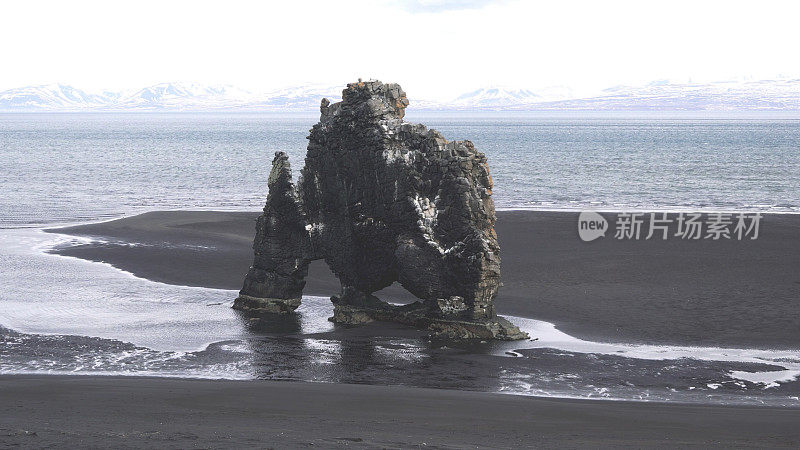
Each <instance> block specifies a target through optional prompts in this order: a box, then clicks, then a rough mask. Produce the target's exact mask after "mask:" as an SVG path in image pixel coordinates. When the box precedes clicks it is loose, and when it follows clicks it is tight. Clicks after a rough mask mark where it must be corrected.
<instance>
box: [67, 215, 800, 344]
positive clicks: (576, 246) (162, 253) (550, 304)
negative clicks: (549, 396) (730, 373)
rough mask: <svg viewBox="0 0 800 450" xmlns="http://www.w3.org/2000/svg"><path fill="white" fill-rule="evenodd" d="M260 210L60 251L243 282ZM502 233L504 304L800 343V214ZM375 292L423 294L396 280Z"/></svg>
mask: <svg viewBox="0 0 800 450" xmlns="http://www.w3.org/2000/svg"><path fill="white" fill-rule="evenodd" d="M257 215H258V213H257V212H214V211H160V212H151V213H146V214H142V215H139V216H134V217H129V218H124V219H120V220H116V221H111V222H105V223H99V224H90V225H82V226H76V227H69V228H62V229H59V230H55V231H56V232H58V233H66V234H72V235H81V236H92V237H97V238H100V239H104V240H106V241H107V242H105V243H92V244H88V245H77V246H68V247H64V248H60V249H58V250H57V253H59V254H62V255H67V256H74V257H79V258H84V259H89V260H93V261H104V262H108V263H110V264H112V265H114V266H116V267H119V268H121V269H124V270H126V271H129V272H132V273H134V274H136V275H138V276H140V277H144V278H148V279H151V280H156V281H160V282H165V283H171V284H179V285H189V286H205V287H213V288H224V289H237V290H238V289H239V288H240V287H241V282H242V280H243V277H244V274H245V273H246V272H247V269H248V267H249V265H250V263H251V262H252V248H251V245H252V239H253V235H254V233H255V219H256V217H257ZM606 217H607V218H609V219H610V220H613V217H614V216H613V215H610V214H606ZM497 233H498V237H499V239H500V244H501V250H502V273H503V283H504V286H503V287H502V289H501V291H500V294H499V296H498V298H497V300H496V304H497V308H498V311H499V312H500V313H501V314H509V315H517V316H523V317H531V318H536V319H541V320H545V321H548V322H553V323H555V324H556V325H557V326H558V328H559V329H561V330H562V331H565V332H567V333H569V334H572V335H574V336H578V337H583V338H587V339H594V340H602V341H611V342H647V343H670V344H681V345H702V346H725V347H746V348H785V349H796V348H798V347H800V270H798V269H800V215H782V214H768V215H765V216H764V218H763V219H762V222H761V233H760V236H759V238H758V239H757V240H743V241H737V240H720V241H712V240H700V241H695V240H688V241H687V240H680V239H678V238H670V239H668V240H666V241H662V240H650V241H644V240H639V241H635V240H615V239H613V238H610V236H609V237H606V238H602V239H599V240H596V241H593V242H589V243H587V242H583V241H581V240H580V239H579V238H578V236H577V214H576V213H572V212H544V211H500V212H498V221H497ZM131 243H133V244H134V245H131ZM338 290H339V284H338V281H337V280H336V279H335V278H334V277H333V275H332V274H331V273H330V271H329V270H328V269H327V267H326V265H325V263H324V262H322V261H315V262H314V263H312V265H311V268H310V270H309V277H308V284H307V285H306V290H305V293H307V294H310V295H323V296H329V295H331V294H334V293H336V292H338ZM377 295H378V296H379V297H381V298H383V299H386V300H390V301H401V302H404V301H411V300H413V298H412V297H411V296H410V295H409V294H408V293H406V292H405V291H404V290H403V289H402V288H400V287H399V286H397V285H394V286H390V287H389V288H386V289H384V290H383V291H381V292H379V293H378V294H377ZM231 300H233V299H231Z"/></svg>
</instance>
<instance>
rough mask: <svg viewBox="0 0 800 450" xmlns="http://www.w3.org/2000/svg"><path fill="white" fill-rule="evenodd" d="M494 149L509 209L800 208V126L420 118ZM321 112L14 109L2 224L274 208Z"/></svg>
mask: <svg viewBox="0 0 800 450" xmlns="http://www.w3.org/2000/svg"><path fill="white" fill-rule="evenodd" d="M409 120H412V121H420V122H423V123H425V124H427V125H429V126H431V127H433V128H436V129H438V130H439V131H441V132H442V133H443V134H444V135H445V136H446V137H447V138H448V139H469V140H472V141H473V142H475V144H476V146H477V148H478V149H479V150H481V151H483V152H485V153H486V154H487V156H488V157H489V162H490V165H491V168H492V174H493V177H494V181H495V189H494V198H495V201H496V204H497V206H498V207H499V208H519V207H523V208H546V209H583V208H589V207H591V208H596V209H613V210H630V209H646V210H659V209H681V210H720V209H722V210H759V211H783V212H798V211H800V203H799V202H800V198H798V196H797V193H798V192H800V151H798V150H800V119H796V118H795V119H791V118H779V117H772V116H765V117H764V118H758V116H755V117H753V116H750V117H739V116H735V115H731V116H730V117H727V118H717V119H707V118H706V119H703V118H696V117H695V118H684V119H681V118H666V117H661V118H659V117H649V118H630V117H629V118H619V117H610V116H609V117H602V116H600V117H593V118H580V117H564V116H563V115H562V116H561V117H548V116H540V117H528V118H522V117H516V118H514V117H490V118H474V117H472V118H470V117H460V118H459V117H443V116H437V117H429V118H426V117H414V115H413V111H412V112H410V119H409ZM316 121H317V119H316V118H313V117H308V118H277V117H274V116H266V115H246V114H229V115H219V114H110V113H109V114H2V115H0V160H2V161H3V170H2V171H0V191H2V192H3V195H0V227H17V226H35V225H37V224H52V223H68V222H76V221H86V220H97V219H103V218H108V217H117V216H120V215H123V214H132V213H137V212H143V211H145V210H159V209H162V210H163V209H189V208H196V209H197V208H200V209H202V208H207V209H216V210H223V209H229V210H254V209H260V208H261V207H262V206H263V203H264V199H265V196H266V191H267V183H266V182H267V174H268V172H269V168H270V164H271V161H272V157H273V155H274V152H275V151H278V150H282V151H286V152H287V153H288V154H289V157H290V159H291V162H292V165H293V166H294V169H295V176H296V175H297V171H298V170H299V169H300V167H301V166H302V162H303V158H304V155H305V147H306V144H307V141H306V136H307V135H308V130H309V129H310V128H311V126H312V125H313V124H314V123H315V122H316Z"/></svg>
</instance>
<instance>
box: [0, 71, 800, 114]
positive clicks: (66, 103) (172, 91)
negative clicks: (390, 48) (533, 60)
mask: <svg viewBox="0 0 800 450" xmlns="http://www.w3.org/2000/svg"><path fill="white" fill-rule="evenodd" d="M341 91H342V87H341V86H325V85H304V86H295V87H289V88H284V89H278V90H274V91H270V92H251V91H247V90H243V89H239V88H236V87H234V86H228V85H226V86H205V85H200V84H193V83H162V84H156V85H153V86H148V87H145V88H142V89H133V90H124V91H102V92H87V91H84V90H81V89H78V88H75V87H72V86H68V85H63V84H50V85H41V86H27V87H22V88H16V89H9V90H7V91H4V92H0V112H14V111H17V112H36V111H64V112H67V111H227V110H232V111H259V112H316V111H318V110H319V104H320V100H321V99H322V98H323V97H327V98H328V99H329V100H331V101H339V100H340V99H341ZM411 107H413V108H414V109H415V110H422V111H547V110H565V111H571V110H583V111H588V110H599V111H644V110H653V111H682V110H683V111H725V110H732V111H736V110H742V111H753V110H779V111H800V79H776V80H762V81H745V82H718V83H671V82H666V81H661V82H653V83H650V84H647V85H644V86H615V87H612V88H608V89H605V90H603V91H601V92H599V93H598V94H596V95H593V96H584V97H576V96H575V94H574V92H573V91H572V90H571V89H570V88H568V87H564V86H555V87H550V88H545V89H536V90H533V89H517V88H509V87H487V88H481V89H476V90H473V91H470V92H467V93H465V94H462V95H459V96H457V97H456V98H454V99H452V100H450V101H444V102H442V101H426V100H420V99H412V104H411Z"/></svg>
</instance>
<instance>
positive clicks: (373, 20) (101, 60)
mask: <svg viewBox="0 0 800 450" xmlns="http://www.w3.org/2000/svg"><path fill="white" fill-rule="evenodd" d="M0 17H3V25H2V26H0V54H1V55H2V56H3V64H2V67H3V70H1V71H0V89H7V88H11V87H17V86H21V85H29V84H43V83H51V82H63V83H68V84H73V85H75V86H78V87H83V88H88V89H94V88H101V87H107V88H115V89H116V88H126V87H137V86H142V85H147V84H153V83H158V82H163V81H196V82H200V83H207V84H217V83H221V84H233V85H237V86H241V87H244V88H248V89H255V90H269V89H272V88H278V87H282V86H286V85H294V84H304V83H321V84H344V83H345V82H347V81H352V80H354V79H356V78H358V77H363V78H371V77H372V78H379V79H381V80H384V81H396V82H399V83H401V84H402V85H403V86H404V87H405V88H406V90H407V91H408V92H409V94H411V95H412V96H414V97H417V98H421V97H424V98H432V99H437V98H450V97H451V96H453V95H455V94H458V93H461V92H463V91H466V90H469V89H473V88H476V87H482V86H487V85H497V84H499V85H507V86H511V87H526V88H532V89H536V88H540V87H544V86H552V85H569V86H572V87H575V88H577V89H578V91H582V90H587V91H588V90H593V89H597V88H600V87H606V86H610V85H615V84H641V83H645V82H648V81H651V80H655V79H664V78H667V79H672V80H676V81H687V80H689V79H690V78H691V79H692V80H694V81H712V80H723V79H731V78H741V77H752V78H755V79H762V78H771V77H775V76H777V75H784V76H798V77H800V59H799V58H797V57H796V54H797V49H796V46H797V43H798V42H800V31H798V30H799V29H800V27H798V26H797V23H796V22H797V18H798V17H800V7H798V3H797V2H768V1H767V2H765V1H752V2H731V1H726V2H715V1H707V2H701V1H663V2H641V1H630V2H628V1H624V2H623V1H620V2H616V1H614V2H611V1H605V2H603V1H558V2H535V1H514V0H506V1H499V2H492V1H481V0H469V1H467V2H455V1H453V0H414V1H401V0H387V1H383V2H381V1H378V2H376V1H367V0H357V1H351V2H330V1H319V2H317V1H309V2H300V1H292V2H281V3H278V2H249V1H235V0H228V1H224V2H223V1H219V2H204V1H164V0H159V1H151V0H137V1H116V2H107V1H70V2H47V1H31V0H26V1H9V2H3V3H0Z"/></svg>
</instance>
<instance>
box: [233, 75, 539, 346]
mask: <svg viewBox="0 0 800 450" xmlns="http://www.w3.org/2000/svg"><path fill="white" fill-rule="evenodd" d="M406 106H408V99H407V98H406V95H405V92H403V90H402V89H401V88H400V86H399V85H397V84H383V83H381V82H379V81H368V82H361V81H359V82H358V83H351V84H349V85H347V88H346V89H345V90H344V91H343V92H342V101H341V102H339V103H334V104H330V102H329V101H328V100H327V99H323V100H322V106H321V107H320V109H321V113H322V114H321V118H320V121H319V123H318V124H316V125H314V127H313V128H312V129H311V135H310V136H309V137H308V139H309V144H308V152H307V154H306V159H305V167H303V170H302V171H301V174H300V179H299V181H298V183H297V187H295V185H294V183H293V182H292V172H291V168H290V166H289V159H288V157H287V156H286V154H285V153H283V152H278V153H276V154H275V159H274V160H273V162H272V172H271V173H270V175H269V195H268V196H267V203H266V205H265V206H264V213H263V214H262V215H261V216H260V217H259V218H258V222H257V225H256V237H255V241H254V243H253V248H254V249H255V260H254V262H253V266H252V267H251V268H250V270H249V272H248V273H247V276H246V278H245V280H244V287H243V288H242V290H241V292H240V295H239V297H238V298H237V299H236V302H235V303H234V308H237V309H242V310H250V311H255V312H274V313H287V312H291V311H293V310H294V309H295V308H297V307H298V306H299V305H300V300H301V297H302V293H303V286H304V285H305V281H304V278H305V276H306V274H307V272H308V263H309V262H310V261H312V260H316V259H324V260H325V261H326V262H327V263H328V266H329V267H330V268H331V270H332V271H333V273H334V274H335V275H336V276H337V277H338V278H339V280H340V281H341V284H342V291H341V293H339V295H336V296H334V297H332V301H333V302H334V304H335V306H334V316H333V317H332V318H331V320H333V321H334V322H340V323H350V324H354V323H364V322H369V321H372V320H387V321H397V322H402V323H408V324H411V325H415V326H418V327H426V328H430V329H431V330H433V331H434V332H435V333H437V334H444V335H449V336H453V337H459V338H499V339H522V338H525V337H527V335H526V334H525V333H522V332H520V330H519V329H518V328H517V327H516V326H514V325H512V324H511V323H509V322H508V321H506V320H504V319H502V318H500V317H498V316H497V314H496V313H495V308H494V303H493V301H494V298H495V296H496V295H497V290H498V288H499V286H500V255H499V254H500V247H499V246H498V244H497V235H496V234H495V231H494V223H495V210H494V202H493V201H492V197H491V195H492V178H491V175H490V174H489V165H488V163H487V160H486V156H485V155H484V154H483V153H481V152H479V151H477V150H476V149H475V147H474V146H473V144H472V143H471V142H470V141H454V142H448V141H447V140H446V139H445V138H444V137H443V136H442V135H441V134H440V133H439V132H437V131H435V130H429V129H428V128H426V127H425V126H424V125H418V124H411V123H406V122H404V121H403V116H404V114H405V108H406ZM395 281H397V282H399V283H400V284H401V285H402V286H403V287H404V288H405V289H407V290H408V291H409V292H411V293H412V294H414V295H415V296H417V297H418V298H420V299H421V300H422V301H421V302H416V303H413V304H411V305H405V306H394V305H390V304H388V303H386V302H383V301H381V300H379V299H378V298H377V297H375V296H374V295H372V293H373V292H376V291H378V290H380V289H383V288H384V287H386V286H389V285H390V284H392V283H394V282H395Z"/></svg>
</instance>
